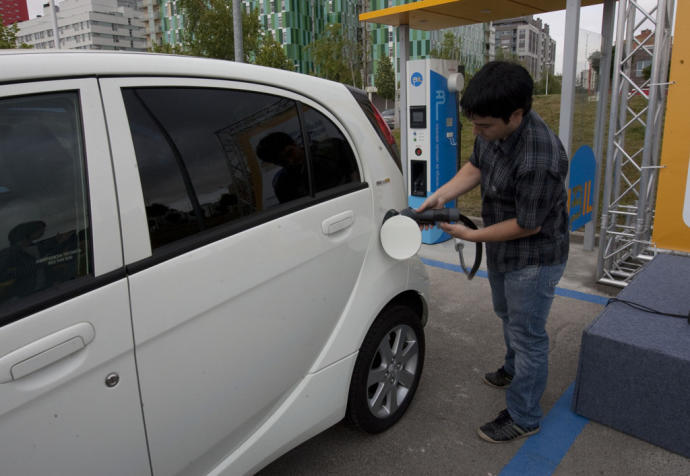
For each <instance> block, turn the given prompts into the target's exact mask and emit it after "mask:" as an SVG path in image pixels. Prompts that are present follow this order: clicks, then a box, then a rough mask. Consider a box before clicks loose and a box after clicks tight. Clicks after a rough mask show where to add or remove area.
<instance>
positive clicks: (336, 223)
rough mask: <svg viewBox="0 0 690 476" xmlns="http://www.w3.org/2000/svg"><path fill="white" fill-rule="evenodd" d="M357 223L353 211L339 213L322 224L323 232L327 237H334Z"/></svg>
mask: <svg viewBox="0 0 690 476" xmlns="http://www.w3.org/2000/svg"><path fill="white" fill-rule="evenodd" d="M354 222H355V214H354V213H353V212H352V210H348V211H346V212H342V213H338V214H337V215H333V216H332V217H330V218H326V219H325V220H324V221H322V222H321V230H322V231H323V233H324V234H325V235H332V234H334V233H337V232H339V231H341V230H344V229H345V228H349V227H351V226H352V224H353V223H354Z"/></svg>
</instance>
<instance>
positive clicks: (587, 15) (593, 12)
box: [535, 0, 658, 74]
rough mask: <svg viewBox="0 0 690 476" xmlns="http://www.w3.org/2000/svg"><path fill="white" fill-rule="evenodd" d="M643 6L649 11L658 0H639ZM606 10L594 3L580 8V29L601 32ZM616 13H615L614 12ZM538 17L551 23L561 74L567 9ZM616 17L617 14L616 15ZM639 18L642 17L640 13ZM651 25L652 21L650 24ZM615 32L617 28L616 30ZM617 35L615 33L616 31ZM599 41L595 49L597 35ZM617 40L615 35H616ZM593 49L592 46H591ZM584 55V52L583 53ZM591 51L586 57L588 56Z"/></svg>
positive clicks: (557, 72) (558, 67) (557, 63)
mask: <svg viewBox="0 0 690 476" xmlns="http://www.w3.org/2000/svg"><path fill="white" fill-rule="evenodd" d="M638 3H639V5H640V6H641V7H643V8H645V9H647V11H649V10H650V9H651V8H653V7H654V6H655V5H657V4H658V0H638ZM603 11H604V7H603V5H593V6H591V7H582V8H581V10H580V30H587V31H591V32H595V33H597V34H599V35H600V34H601V20H602V18H601V17H602V14H603ZM617 11H618V2H616V12H617ZM614 15H615V14H614ZM535 17H537V18H541V20H542V21H543V22H544V23H548V24H549V28H550V32H551V38H553V39H554V40H556V65H555V70H556V74H560V73H561V71H562V70H563V35H564V32H565V10H561V11H559V12H552V13H545V14H543V15H535ZM614 18H615V16H614ZM638 18H641V17H640V15H639V14H638ZM649 25H650V27H651V23H650V24H649ZM614 32H615V30H614ZM614 35H615V33H614ZM597 38H598V40H597V41H599V46H598V47H596V48H594V50H599V49H600V45H601V38H600V37H597ZM580 41H582V40H580ZM614 41H615V36H614ZM582 48H583V45H582V44H580V45H579V49H582ZM589 49H590V50H591V51H594V50H592V47H591V45H590V48H589ZM591 51H590V52H591ZM582 54H583V55H584V53H582ZM588 56H589V53H587V54H586V56H585V57H588Z"/></svg>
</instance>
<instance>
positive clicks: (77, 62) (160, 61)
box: [0, 49, 349, 101]
mask: <svg viewBox="0 0 690 476" xmlns="http://www.w3.org/2000/svg"><path fill="white" fill-rule="evenodd" d="M85 76H177V77H196V78H199V77H202V78H216V79H226V80H240V81H251V82H255V83H262V84H266V85H272V86H276V87H280V88H284V89H290V90H294V91H296V92H299V93H301V94H305V93H308V94H307V95H309V96H312V97H315V98H316V99H320V100H321V101H324V100H327V99H328V96H329V94H333V93H334V92H335V91H336V90H338V88H341V89H342V91H346V88H345V87H344V85H342V84H340V83H336V82H333V81H328V80H325V79H321V78H317V77H315V76H309V75H306V74H300V73H294V72H290V71H285V70H280V69H275V68H268V67H265V66H257V65H252V64H247V63H237V62H234V61H226V60H218V59H211V58H200V57H194V56H181V55H169V54H161V53H142V52H122V51H117V52H114V51H96V50H33V49H21V50H20V49H17V50H0V84H2V83H12V82H22V81H33V80H37V79H38V80H47V79H60V78H72V77H85ZM348 94H349V93H348Z"/></svg>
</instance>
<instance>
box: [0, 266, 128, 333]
mask: <svg viewBox="0 0 690 476" xmlns="http://www.w3.org/2000/svg"><path fill="white" fill-rule="evenodd" d="M126 277H127V274H126V271H125V267H121V268H118V269H116V270H114V271H110V272H108V273H105V274H102V275H100V276H93V275H87V276H82V277H79V278H77V279H73V280H71V281H64V282H62V283H60V284H56V285H54V286H51V287H50V288H47V289H44V290H42V291H39V292H37V293H34V294H31V295H30V296H27V297H25V298H21V299H19V300H18V301H16V302H14V303H12V304H10V305H7V306H3V307H2V310H1V311H0V328H2V327H3V326H6V325H8V324H11V323H13V322H17V321H19V320H21V319H24V318H26V317H29V316H30V315H32V314H36V313H38V312H40V311H43V310H45V309H48V308H51V307H53V306H56V305H58V304H62V303H63V302H67V301H69V300H71V299H74V298H76V297H79V296H81V295H83V294H86V293H88V292H91V291H95V290H96V289H99V288H102V287H105V286H107V285H109V284H112V283H114V282H115V281H119V280H121V279H124V278H126Z"/></svg>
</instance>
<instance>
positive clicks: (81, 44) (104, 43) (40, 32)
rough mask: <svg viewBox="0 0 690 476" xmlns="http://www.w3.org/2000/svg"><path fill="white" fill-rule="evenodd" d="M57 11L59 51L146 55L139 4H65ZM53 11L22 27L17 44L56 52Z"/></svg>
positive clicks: (119, 0)
mask: <svg viewBox="0 0 690 476" xmlns="http://www.w3.org/2000/svg"><path fill="white" fill-rule="evenodd" d="M56 9H57V24H58V36H59V38H60V42H59V46H58V47H59V48H60V49H86V50H129V51H146V33H145V28H144V20H143V18H142V14H141V12H140V11H139V10H138V9H137V4H136V0H64V1H63V2H62V3H61V4H60V5H59V6H58V7H56ZM52 15H53V14H52V10H51V8H50V7H49V6H48V5H45V6H44V7H43V14H42V15H41V16H39V17H38V18H34V19H31V20H28V21H25V22H21V23H19V33H18V34H17V40H18V42H19V43H26V44H28V45H31V46H33V47H34V48H55V47H56V45H55V39H54V37H53V17H52Z"/></svg>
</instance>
